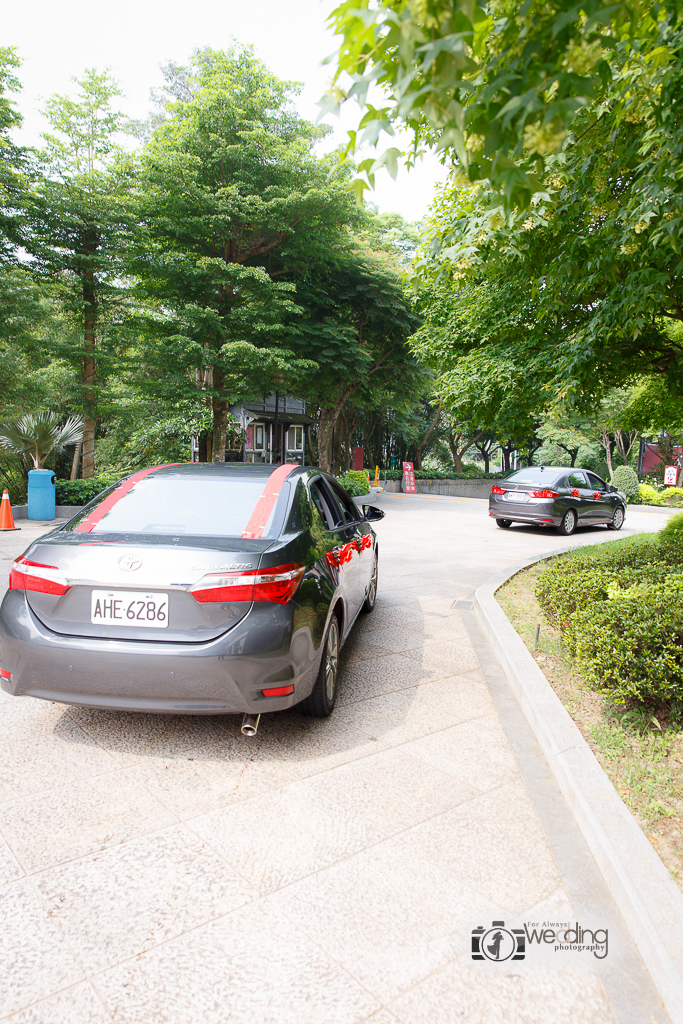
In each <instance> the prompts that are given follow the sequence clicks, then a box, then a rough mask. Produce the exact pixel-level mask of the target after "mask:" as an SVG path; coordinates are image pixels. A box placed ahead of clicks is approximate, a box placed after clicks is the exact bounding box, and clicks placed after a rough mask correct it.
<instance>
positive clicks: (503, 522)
mask: <svg viewBox="0 0 683 1024" xmlns="http://www.w3.org/2000/svg"><path fill="white" fill-rule="evenodd" d="M496 526H500V528H501V530H507V529H508V528H509V527H510V526H512V520H511V519H496Z"/></svg>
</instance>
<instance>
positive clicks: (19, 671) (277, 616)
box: [0, 463, 384, 735]
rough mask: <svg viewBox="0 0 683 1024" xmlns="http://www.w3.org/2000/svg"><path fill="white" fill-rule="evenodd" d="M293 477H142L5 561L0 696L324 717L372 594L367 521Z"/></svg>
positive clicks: (316, 477) (173, 470)
mask: <svg viewBox="0 0 683 1024" xmlns="http://www.w3.org/2000/svg"><path fill="white" fill-rule="evenodd" d="M383 514H384V513H383V512H381V511H380V510H379V509H375V508H372V507H371V506H365V507H364V509H363V510H362V511H361V510H360V509H359V508H358V507H357V505H356V504H355V503H354V501H353V500H352V499H351V498H350V497H349V495H348V494H347V493H346V491H344V490H343V489H342V488H341V487H340V486H339V484H338V483H337V482H336V481H335V480H334V478H333V477H330V476H329V475H327V474H325V473H321V472H320V471H319V470H317V469H311V468H306V467H301V466H291V465H285V466H267V465H235V464H232V465H231V464H227V465H226V464H218V463H216V464H211V463H209V464H200V465H176V466H161V467H154V468H152V469H147V470H142V471H140V472H138V473H134V474H132V476H129V477H127V478H126V479H124V480H122V481H120V482H119V483H118V484H115V485H113V486H112V487H111V488H109V489H108V490H106V491H103V492H102V494H100V495H99V496H98V497H97V498H96V499H95V500H94V501H92V502H91V503H90V504H89V505H87V506H86V507H85V509H83V510H82V511H81V512H80V513H79V514H78V515H76V516H75V517H74V518H73V519H71V520H70V521H69V522H68V523H66V524H64V525H63V526H61V527H59V528H58V529H56V530H53V531H52V532H51V533H49V534H47V535H46V536H44V537H41V538H40V539H39V540H38V541H36V542H35V543H34V544H33V545H31V547H30V548H29V549H28V550H27V551H26V552H25V553H24V554H23V555H22V556H21V557H20V558H18V559H17V560H16V561H15V562H14V564H13V566H12V570H11V575H10V589H9V591H8V593H7V594H6V596H5V599H4V601H3V603H2V606H1V607H0V677H1V682H2V687H3V689H4V690H5V691H6V692H7V693H10V694H14V695H15V696H20V695H29V696H33V697H41V698H43V699H45V700H52V701H61V702H64V703H66V704H81V705H87V706H89V707H94V708H113V709H121V710H127V711H153V712H171V713H182V714H228V713H243V714H245V716H246V718H245V723H244V726H243V731H245V732H247V734H249V735H253V733H254V732H255V729H256V726H257V724H258V715H259V714H260V713H261V712H262V711H281V710H284V709H285V708H289V707H291V706H292V705H295V704H297V705H299V706H300V708H301V710H302V711H303V712H304V713H305V714H308V715H311V716H315V717H323V716H326V715H329V714H330V712H331V711H332V708H333V707H334V702H335V697H336V692H337V665H338V657H339V651H340V648H341V646H342V644H343V643H344V640H345V638H346V637H347V636H348V634H349V631H350V629H351V627H352V625H353V623H354V620H355V619H356V617H357V615H358V614H359V613H360V612H361V611H365V612H370V611H372V609H373V607H374V604H375V597H376V594H377V564H378V546H377V538H376V535H375V533H374V531H373V529H372V527H371V525H370V522H371V520H377V519H381V518H382V516H383Z"/></svg>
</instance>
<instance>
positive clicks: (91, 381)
mask: <svg viewBox="0 0 683 1024" xmlns="http://www.w3.org/2000/svg"><path fill="white" fill-rule="evenodd" d="M84 248H85V251H86V252H88V253H94V251H95V249H96V243H95V241H94V240H92V239H90V240H88V241H87V243H86V245H85V246H84ZM82 290H83V307H84V314H83V411H84V423H83V449H82V450H83V479H84V480H91V479H92V477H93V476H94V475H95V430H96V428H97V395H96V392H95V383H96V379H97V362H96V347H97V339H96V335H95V330H96V327H97V303H96V299H95V274H94V271H92V270H85V271H84V272H83V278H82Z"/></svg>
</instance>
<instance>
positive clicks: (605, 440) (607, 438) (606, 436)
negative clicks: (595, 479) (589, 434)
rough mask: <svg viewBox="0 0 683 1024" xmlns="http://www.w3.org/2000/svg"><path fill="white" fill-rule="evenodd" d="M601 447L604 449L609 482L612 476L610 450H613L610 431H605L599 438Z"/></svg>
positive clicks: (612, 439)
mask: <svg viewBox="0 0 683 1024" xmlns="http://www.w3.org/2000/svg"><path fill="white" fill-rule="evenodd" d="M600 442H601V444H602V447H603V448H604V449H605V461H606V462H607V470H608V472H609V478H610V482H611V480H612V477H613V476H614V470H613V469H612V451H613V450H614V438H613V437H612V435H611V434H610V433H608V432H607V431H605V432H604V433H603V435H602V437H601V438H600Z"/></svg>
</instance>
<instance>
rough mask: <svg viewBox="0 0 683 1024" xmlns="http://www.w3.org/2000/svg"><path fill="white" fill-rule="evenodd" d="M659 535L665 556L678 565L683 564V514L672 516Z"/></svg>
mask: <svg viewBox="0 0 683 1024" xmlns="http://www.w3.org/2000/svg"><path fill="white" fill-rule="evenodd" d="M657 537H658V540H659V547H660V550H661V552H662V555H663V556H664V558H666V559H667V560H668V561H670V562H674V563H675V564H678V565H681V564H683V514H679V515H677V516H672V517H671V519H670V520H669V522H668V523H667V524H666V526H665V527H664V529H663V530H661V531H660V532H659V533H658V534H657Z"/></svg>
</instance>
